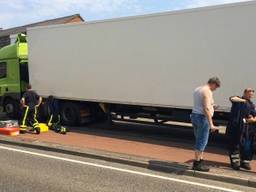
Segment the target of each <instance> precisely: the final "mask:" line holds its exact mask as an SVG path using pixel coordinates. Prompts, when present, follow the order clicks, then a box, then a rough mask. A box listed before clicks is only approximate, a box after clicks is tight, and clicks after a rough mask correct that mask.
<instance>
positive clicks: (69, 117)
mask: <svg viewBox="0 0 256 192" xmlns="http://www.w3.org/2000/svg"><path fill="white" fill-rule="evenodd" d="M60 115H61V121H62V124H64V125H68V126H75V125H79V124H80V107H79V105H78V104H76V103H72V102H64V103H61V106H60Z"/></svg>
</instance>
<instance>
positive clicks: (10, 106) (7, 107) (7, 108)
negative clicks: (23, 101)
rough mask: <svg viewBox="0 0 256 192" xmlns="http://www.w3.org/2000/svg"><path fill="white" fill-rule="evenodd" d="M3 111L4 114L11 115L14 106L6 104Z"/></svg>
mask: <svg viewBox="0 0 256 192" xmlns="http://www.w3.org/2000/svg"><path fill="white" fill-rule="evenodd" d="M5 111H6V113H8V114H11V113H13V111H14V106H13V105H12V104H11V103H8V104H7V105H6V106H5Z"/></svg>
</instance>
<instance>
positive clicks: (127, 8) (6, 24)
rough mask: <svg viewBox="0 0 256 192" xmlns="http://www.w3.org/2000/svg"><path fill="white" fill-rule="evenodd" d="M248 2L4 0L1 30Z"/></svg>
mask: <svg viewBox="0 0 256 192" xmlns="http://www.w3.org/2000/svg"><path fill="white" fill-rule="evenodd" d="M241 1H247V0H0V28H4V29H6V28H10V27H15V26H20V25H25V24H29V23H33V22H38V21H42V20H46V19H52V18H56V17H62V16H67V15H71V14H76V13H80V14H81V16H82V17H83V18H84V19H85V20H86V21H91V20H100V19H108V18H116V17H123V16H131V15H141V14H147V13H155V12H163V11H170V10H180V9H187V8H192V7H203V6H209V5H216V4H225V3H233V2H241Z"/></svg>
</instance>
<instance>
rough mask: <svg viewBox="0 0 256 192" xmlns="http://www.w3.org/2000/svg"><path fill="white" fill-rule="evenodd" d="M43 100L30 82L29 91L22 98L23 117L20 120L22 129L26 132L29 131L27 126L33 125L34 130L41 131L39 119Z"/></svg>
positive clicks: (22, 131)
mask: <svg viewBox="0 0 256 192" xmlns="http://www.w3.org/2000/svg"><path fill="white" fill-rule="evenodd" d="M41 102H42V98H41V97H40V96H39V95H38V94H37V93H36V92H35V91H33V90H32V87H31V85H30V84H28V85H27V91H26V92H25V93H24V94H23V97H22V98H21V105H22V110H23V112H22V119H21V121H20V131H21V133H24V132H26V131H27V127H32V131H36V133H37V134H39V133H40V127H39V123H38V121H37V112H38V107H39V106H40V104H41Z"/></svg>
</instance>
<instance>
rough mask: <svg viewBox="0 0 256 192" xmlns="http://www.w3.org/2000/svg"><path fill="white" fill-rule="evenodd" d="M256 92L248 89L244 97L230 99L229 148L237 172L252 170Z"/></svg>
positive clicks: (231, 160) (232, 163) (232, 165)
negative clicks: (254, 99) (254, 98)
mask: <svg viewBox="0 0 256 192" xmlns="http://www.w3.org/2000/svg"><path fill="white" fill-rule="evenodd" d="M253 95H254V90H253V89H251V88H247V89H245V90H244V94H243V96H242V97H237V96H234V97H230V101H231V102H232V108H231V116H230V120H229V123H228V126H227V131H226V134H227V137H228V140H229V142H228V148H229V157H230V162H231V167H232V168H233V169H235V170H239V169H240V168H244V169H246V170H250V169H251V166H250V161H251V160H252V158H253V153H254V149H253V141H254V137H255V128H256V126H255V125H256V124H255V122H256V111H255V106H254V104H253V102H252V101H251V99H252V98H253Z"/></svg>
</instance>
